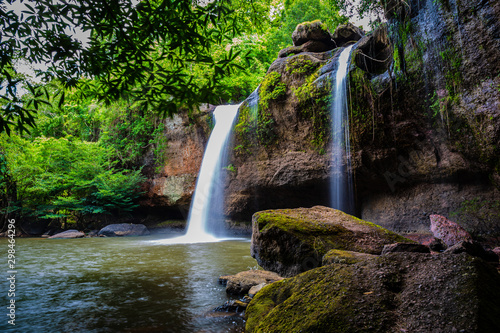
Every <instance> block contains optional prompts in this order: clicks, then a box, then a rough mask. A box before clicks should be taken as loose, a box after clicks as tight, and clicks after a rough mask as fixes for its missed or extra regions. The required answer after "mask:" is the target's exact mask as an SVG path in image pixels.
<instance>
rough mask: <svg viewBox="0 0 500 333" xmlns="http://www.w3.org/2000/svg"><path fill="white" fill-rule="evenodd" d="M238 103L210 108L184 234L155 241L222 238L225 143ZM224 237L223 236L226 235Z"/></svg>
mask: <svg viewBox="0 0 500 333" xmlns="http://www.w3.org/2000/svg"><path fill="white" fill-rule="evenodd" d="M240 105H241V104H239V105H221V106H218V107H217V108H216V109H215V111H214V120H215V126H214V128H213V130H212V133H211V134H210V138H209V139H208V143H207V147H206V149H205V153H204V154H203V160H202V162H201V168H200V172H199V174H198V180H197V181H196V187H195V190H194V196H193V200H192V201H191V207H190V209H189V217H188V223H187V231H186V234H185V235H184V236H180V237H177V238H170V239H165V240H161V241H155V243H162V244H186V243H207V242H217V241H220V240H223V239H225V238H222V237H223V236H224V230H225V227H224V185H225V171H226V170H224V167H226V163H227V156H228V143H229V138H230V134H231V130H232V128H233V123H234V121H235V119H236V115H237V114H238V109H239V107H240ZM226 239H227V238H226Z"/></svg>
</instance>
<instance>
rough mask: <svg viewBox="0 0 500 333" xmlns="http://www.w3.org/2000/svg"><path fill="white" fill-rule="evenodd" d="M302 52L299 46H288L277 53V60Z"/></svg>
mask: <svg viewBox="0 0 500 333" xmlns="http://www.w3.org/2000/svg"><path fill="white" fill-rule="evenodd" d="M301 52H302V47H300V46H289V47H287V48H284V49H283V50H281V51H280V52H279V53H278V58H286V57H288V56H290V55H294V54H297V53H301Z"/></svg>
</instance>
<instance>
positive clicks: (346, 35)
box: [332, 23, 365, 47]
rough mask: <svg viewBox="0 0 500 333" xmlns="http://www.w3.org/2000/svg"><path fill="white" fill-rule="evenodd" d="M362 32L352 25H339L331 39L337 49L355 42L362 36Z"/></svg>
mask: <svg viewBox="0 0 500 333" xmlns="http://www.w3.org/2000/svg"><path fill="white" fill-rule="evenodd" d="M364 34H365V33H364V32H363V30H361V29H360V28H358V27H356V26H355V25H354V24H352V23H346V24H342V25H339V26H338V27H337V29H335V32H334V33H333V34H332V39H333V41H334V42H335V45H336V46H337V47H343V46H345V45H346V44H347V43H350V42H357V41H358V40H360V39H361V37H363V36H364Z"/></svg>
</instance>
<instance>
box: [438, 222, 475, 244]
mask: <svg viewBox="0 0 500 333" xmlns="http://www.w3.org/2000/svg"><path fill="white" fill-rule="evenodd" d="M429 218H430V220H431V232H432V233H433V234H434V237H436V238H439V239H441V240H442V241H443V242H444V243H445V244H446V245H447V246H453V245H455V244H457V243H459V242H461V241H472V237H471V235H470V234H469V233H468V232H467V231H466V230H465V229H464V228H462V227H461V226H459V225H458V224H457V223H455V222H453V221H450V220H448V219H447V218H446V217H444V216H441V215H431V216H429Z"/></svg>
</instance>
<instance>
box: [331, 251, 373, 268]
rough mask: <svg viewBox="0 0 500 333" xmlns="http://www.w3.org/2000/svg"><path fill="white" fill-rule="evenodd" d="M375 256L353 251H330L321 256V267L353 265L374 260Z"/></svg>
mask: <svg viewBox="0 0 500 333" xmlns="http://www.w3.org/2000/svg"><path fill="white" fill-rule="evenodd" d="M375 257H376V255H374V254H368V253H360V252H354V251H342V250H330V251H328V252H327V253H326V254H325V255H324V256H323V262H322V263H323V266H325V265H331V264H348V265H351V264H355V263H358V262H360V261H364V260H369V259H373V258H375Z"/></svg>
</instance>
